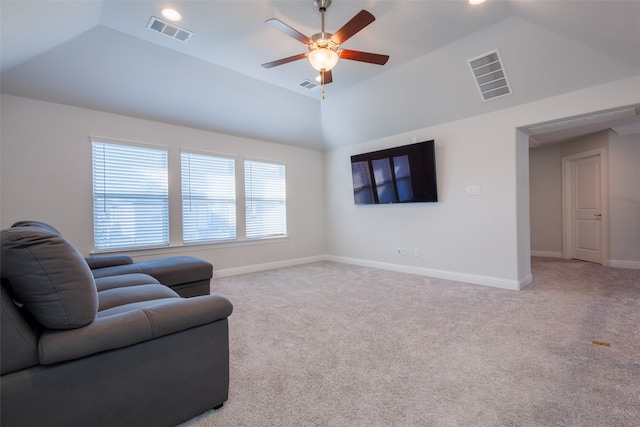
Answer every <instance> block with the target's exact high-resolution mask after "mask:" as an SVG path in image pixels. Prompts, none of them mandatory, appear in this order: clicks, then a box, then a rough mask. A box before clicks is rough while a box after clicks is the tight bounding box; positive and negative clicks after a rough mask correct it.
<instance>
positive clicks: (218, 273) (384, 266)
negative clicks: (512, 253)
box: [213, 255, 533, 291]
mask: <svg viewBox="0 0 640 427" xmlns="http://www.w3.org/2000/svg"><path fill="white" fill-rule="evenodd" d="M318 261H333V262H340V263H343V264H352V265H360V266H362V267H371V268H379V269H381V270H389V271H397V272H399V273H408V274H417V275H419V276H426V277H434V278H437V279H445V280H453V281H456V282H464V283H471V284H474V285H483V286H490V287H494V288H500V289H509V290H514V291H517V290H520V289H522V288H524V287H525V286H527V285H529V284H530V283H531V282H533V277H532V276H531V275H528V276H527V277H524V278H522V279H520V280H510V279H502V278H499V277H490V276H480V275H476V274H467V273H458V272H455V271H445V270H435V269H431V268H423V267H412V266H408V265H400V264H391V263H386V262H378V261H370V260H364V259H359V258H347V257H340V256H333V255H319V256H313V257H307V258H295V259H290V260H285V261H277V262H269V263H264V264H254V265H247V266H243V267H236V268H226V269H223V270H215V271H214V272H213V276H214V278H216V277H229V276H237V275H239V274H246V273H255V272H258V271H266V270H273V269H275V268H282V267H291V266H294V265H301V264H308V263H311V262H318Z"/></svg>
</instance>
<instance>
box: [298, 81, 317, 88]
mask: <svg viewBox="0 0 640 427" xmlns="http://www.w3.org/2000/svg"><path fill="white" fill-rule="evenodd" d="M299 86H300V87H303V88H305V89H309V90H318V89H320V87H321V86H320V83H316V82H312V81H311V80H304V81H302V82H301V83H300V84H299Z"/></svg>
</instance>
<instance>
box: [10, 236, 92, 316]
mask: <svg viewBox="0 0 640 427" xmlns="http://www.w3.org/2000/svg"><path fill="white" fill-rule="evenodd" d="M1 244H2V252H1V253H0V259H2V277H3V278H5V279H7V280H8V282H9V287H10V289H11V291H12V294H13V297H14V298H15V299H16V300H17V301H18V302H20V303H22V304H23V305H24V308H25V309H26V310H27V311H28V312H29V313H31V315H32V316H33V317H34V318H35V319H36V320H37V321H38V322H39V323H40V324H42V326H44V327H46V328H49V329H74V328H79V327H82V326H85V325H87V324H89V323H90V322H91V321H93V319H94V318H95V316H96V313H97V310H98V293H97V290H96V285H95V281H94V279H93V275H92V274H91V270H90V269H89V266H88V265H87V263H86V262H85V260H84V258H83V257H82V256H81V255H80V253H79V252H78V251H77V250H76V249H75V248H74V247H73V245H71V244H70V243H69V242H68V241H67V240H65V239H64V238H63V237H61V236H60V235H58V234H56V233H53V232H52V231H50V230H47V229H45V228H43V227H38V226H18V227H12V228H9V229H6V230H2V232H1Z"/></svg>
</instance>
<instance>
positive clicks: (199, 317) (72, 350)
mask: <svg viewBox="0 0 640 427" xmlns="http://www.w3.org/2000/svg"><path fill="white" fill-rule="evenodd" d="M123 307H125V306H123ZM232 311H233V306H232V304H231V302H229V300H227V299H226V298H224V297H221V296H218V295H205V296H200V297H194V298H169V299H162V300H153V301H147V302H145V303H137V304H132V309H131V310H129V311H124V312H119V313H116V314H113V315H111V316H105V317H100V318H96V319H95V320H94V321H93V322H92V323H90V324H88V325H87V326H84V327H82V328H77V329H68V330H45V331H43V333H42V335H41V336H40V342H39V344H38V355H39V358H40V363H42V364H44V365H47V364H53V363H59V362H63V361H67V360H72V359H78V358H81V357H86V356H90V355H92V354H95V353H99V352H102V351H107V350H114V349H118V348H122V347H127V346H130V345H134V344H137V343H140V342H143V341H148V340H152V339H155V338H159V337H162V336H164V335H169V334H173V333H176V332H180V331H183V330H186V329H190V328H194V327H197V326H201V325H204V324H207V323H212V322H215V321H217V320H221V319H226V318H227V317H228V316H229V315H231V312H232Z"/></svg>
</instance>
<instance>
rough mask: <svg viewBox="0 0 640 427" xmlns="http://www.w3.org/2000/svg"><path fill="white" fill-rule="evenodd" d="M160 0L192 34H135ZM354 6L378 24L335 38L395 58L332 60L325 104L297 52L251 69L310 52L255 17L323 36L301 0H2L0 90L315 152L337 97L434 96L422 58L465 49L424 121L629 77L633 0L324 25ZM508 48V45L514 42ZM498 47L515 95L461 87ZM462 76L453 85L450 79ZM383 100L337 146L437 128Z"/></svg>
mask: <svg viewBox="0 0 640 427" xmlns="http://www.w3.org/2000/svg"><path fill="white" fill-rule="evenodd" d="M168 4H170V5H172V6H174V7H175V8H176V9H178V10H179V11H180V12H181V13H182V15H183V16H184V19H183V20H182V21H181V22H180V23H178V25H179V26H181V27H184V28H186V29H188V30H190V31H193V32H194V35H193V36H192V37H191V39H190V40H189V41H188V42H187V43H182V42H180V41H177V40H174V39H171V38H169V37H166V36H164V35H162V34H159V33H157V32H154V31H151V30H149V29H147V28H146V25H147V23H148V22H149V20H150V18H151V16H157V17H161V15H160V10H161V9H162V8H163V7H165V6H166V5H168ZM362 9H366V10H368V11H370V12H371V13H372V14H373V15H374V16H375V17H376V21H375V22H373V23H372V24H371V25H369V26H367V27H366V28H365V29H363V30H362V31H361V32H359V33H358V34H356V35H354V36H353V37H352V38H351V39H349V40H348V41H347V42H345V43H344V44H343V47H344V48H347V49H354V50H362V51H367V52H375V53H382V54H388V55H390V60H389V62H388V63H387V64H386V65H384V66H377V65H371V64H366V63H361V62H356V61H348V60H344V59H342V60H340V62H339V63H338V65H337V66H336V68H335V69H334V71H333V79H334V82H333V83H331V84H330V85H327V87H326V96H327V100H325V101H322V100H321V99H320V98H321V93H320V91H311V90H308V89H304V88H301V87H300V86H299V83H300V82H302V81H303V80H305V79H309V80H312V79H313V78H314V77H315V72H314V70H313V69H312V68H311V66H310V65H309V63H308V62H307V61H306V60H301V61H296V62H293V63H289V64H286V65H282V66H279V67H275V68H272V69H264V68H263V67H261V66H260V64H262V63H265V62H269V61H272V60H276V59H280V58H283V57H288V56H292V55H295V54H298V53H303V52H305V49H306V46H304V45H303V44H301V43H300V42H298V41H296V40H294V39H293V38H291V37H288V36H286V35H285V34H283V33H281V32H279V31H277V30H275V29H273V28H270V27H269V26H267V25H265V23H264V21H265V20H267V19H269V18H274V17H275V18H278V19H280V20H281V21H283V22H285V23H287V24H288V25H290V26H291V27H293V28H295V29H296V30H298V31H300V32H301V33H303V34H305V35H307V36H311V35H313V34H315V33H317V32H319V30H320V13H319V12H318V10H317V9H316V7H315V6H314V4H313V1H312V0H290V1H269V0H262V1H238V0H235V1H194V0H173V1H171V0H169V1H165V0H163V1H154V0H141V1H135V0H127V1H117V0H102V1H98V0H91V1H83V0H75V1H35V0H32V1H22V0H20V1H12V0H1V1H0V17H1V21H0V24H1V33H0V42H1V46H0V47H1V50H0V70H1V71H2V80H1V86H0V88H1V90H2V93H7V94H11V95H17V96H24V97H29V98H35V99H42V100H45V101H51V102H58V103H63V104H68V105H75V106H80V107H86V108H92V109H97V110H101V111H107V112H114V113H120V114H127V115H131V116H135V117H141V118H147V119H152V120H159V121H164V122H169V123H175V124H179V125H186V126H191V127H196V128H202V129H207V130H212V131H216V132H222V133H229V134H234V135H239V136H245V137H251V138H257V139H262V140H267V141H274V142H281V143H285V144H292V145H300V146H303V147H308V148H314V149H326V148H331V147H333V146H336V144H339V143H338V142H336V139H337V138H332V137H331V135H328V132H327V127H328V126H329V125H330V123H328V121H330V120H331V117H334V116H335V114H337V113H336V109H340V108H341V106H342V108H345V109H349V110H348V111H339V112H340V113H341V114H342V115H347V114H350V113H352V112H353V110H354V109H355V108H359V107H356V106H354V105H355V104H353V100H351V101H350V102H340V103H338V102H336V100H338V99H340V100H344V99H347V98H348V97H351V98H353V96H355V94H356V93H358V91H361V90H368V91H370V90H379V89H382V92H384V91H385V90H389V86H388V85H389V82H390V81H392V82H393V83H391V85H392V86H393V87H394V88H395V86H396V85H397V86H398V87H397V88H398V89H400V88H401V87H402V88H403V90H410V88H411V87H413V86H419V87H420V91H421V93H433V94H436V93H440V90H441V88H442V87H443V81H442V79H440V80H437V79H428V78H426V77H425V78H424V79H422V80H418V81H416V79H414V78H409V77H408V76H413V75H415V67H421V66H423V65H422V64H424V63H429V64H433V63H434V61H435V62H436V63H438V61H439V63H441V64H448V59H449V58H454V57H457V56H460V55H465V56H463V58H464V60H462V61H458V62H459V63H460V70H458V69H456V70H452V69H445V70H434V73H435V74H437V75H443V76H445V77H446V76H451V77H450V78H451V82H448V83H450V84H451V86H452V89H451V90H450V93H447V97H450V98H451V99H455V100H460V102H464V105H460V104H458V105H457V106H456V108H451V107H448V105H447V103H440V104H438V105H424V106H420V107H421V108H425V109H429V108H434V109H435V108H437V110H434V111H423V114H422V116H428V117H434V119H433V120H439V121H447V120H454V119H457V118H460V117H461V115H462V116H464V115H472V114H481V113H483V112H488V111H493V110H495V109H499V108H506V107H509V106H513V105H517V104H519V103H525V102H531V101H532V100H535V99H536V97H541V96H550V95H553V94H556V93H558V91H562V90H565V89H561V88H565V87H566V88H567V89H566V90H576V89H580V88H582V87H587V86H589V85H593V84H598V83H603V82H607V81H613V80H617V79H620V78H625V77H629V76H632V75H638V74H640V42H639V40H640V24H639V23H640V1H633V0H632V1H614V0H600V1H540V0H530V1H525V0H519V1H506V0H501V1H498V0H487V2H486V3H485V4H483V5H480V6H475V7H474V6H470V5H469V4H468V3H467V1H466V0H460V1H458V0H450V1H417V0H414V1H376V0H368V1H355V0H354V1H352V0H333V3H332V4H331V6H330V7H329V9H328V11H327V13H326V29H327V31H329V32H335V31H336V30H337V29H338V28H340V27H341V26H342V25H343V24H345V23H346V22H347V21H349V19H351V18H352V17H353V16H354V15H355V14H356V13H358V12H359V11H360V10H362ZM496 40H497V42H496ZM483 41H486V43H483ZM516 42H517V43H519V44H518V45H517V46H519V47H518V49H514V48H511V51H509V46H510V45H513V46H515V43H516ZM503 45H504V46H503ZM472 46H473V48H474V49H476V50H472V49H471V47H472ZM496 48H499V49H501V50H502V49H505V51H502V54H503V59H504V62H505V64H506V69H507V73H508V75H509V77H510V79H511V84H512V87H513V89H514V94H513V95H511V96H509V97H505V98H504V99H507V98H509V99H508V100H506V101H498V100H496V101H489V102H485V103H483V102H482V101H481V100H480V97H479V95H478V94H477V90H476V89H475V87H473V86H469V85H468V83H471V74H470V72H469V70H468V69H465V67H467V65H466V59H470V58H471V57H473V56H477V55H481V54H484V53H486V52H488V51H490V50H492V49H496ZM482 49H484V50H482ZM467 51H468V52H467ZM568 52H570V54H567V53H568ZM550 61H551V62H550ZM589 61H592V62H591V63H590V62H589ZM585 64H589V65H588V66H585ZM443 66H444V65H443ZM431 67H432V68H433V67H434V66H433V65H431ZM549 67H551V68H553V67H556V68H557V70H558V72H557V73H555V74H554V75H556V76H557V81H550V79H549V78H546V77H545V79H541V78H540V74H541V72H542V74H545V73H547V72H548V71H546V70H548V69H549ZM412 69H413V71H414V72H410V70H412ZM541 70H542V71H541ZM425 74H426V73H425ZM463 74H464V75H463ZM458 76H460V79H461V82H462V81H463V79H464V84H461V83H460V82H457V81H455V79H456V78H457V77H458ZM467 79H468V82H467ZM543 85H544V86H543ZM474 91H475V92H474ZM400 92H401V91H400ZM471 97H472V98H471ZM331 99H333V100H334V101H333V102H330V100H331ZM323 103H324V104H323ZM329 106H330V107H331V109H332V110H331V111H327V109H328V108H329ZM362 107H363V108H362V109H363V110H366V108H367V107H368V108H371V106H362ZM414 107H415V105H414ZM445 107H447V108H445ZM394 110H396V111H398V113H397V114H398V117H397V119H396V120H394V117H389V113H385V120H388V121H389V122H394V123H396V127H395V128H394V127H393V126H387V127H386V128H384V129H383V128H380V129H377V128H376V127H375V126H372V127H371V129H368V130H366V132H365V131H364V130H362V132H360V131H358V130H350V135H352V136H353V137H352V138H350V139H348V140H347V141H346V142H345V143H357V142H360V141H361V140H363V139H366V138H369V139H373V138H376V137H383V136H387V135H384V133H385V132H399V131H400V132H402V131H405V132H406V131H411V130H412V129H418V128H422V127H425V126H428V125H431V124H433V123H431V122H424V121H420V120H419V119H417V118H416V119H415V120H414V119H412V118H411V115H410V114H409V115H407V114H404V113H403V112H402V111H401V110H402V109H400V108H395V109H394ZM403 114H404V115H403ZM374 120H375V118H374ZM401 128H402V129H401ZM551 139H552V138H551Z"/></svg>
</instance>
